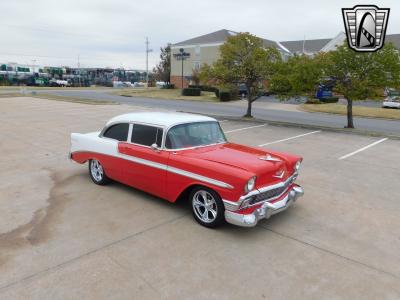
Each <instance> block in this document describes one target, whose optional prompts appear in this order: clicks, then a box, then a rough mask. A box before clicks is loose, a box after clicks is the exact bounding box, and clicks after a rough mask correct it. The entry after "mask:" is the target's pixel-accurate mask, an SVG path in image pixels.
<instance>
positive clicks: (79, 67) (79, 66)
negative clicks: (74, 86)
mask: <svg viewBox="0 0 400 300" xmlns="http://www.w3.org/2000/svg"><path fill="white" fill-rule="evenodd" d="M78 74H79V75H78V79H79V86H80V87H81V86H82V84H81V62H80V55H79V54H78Z"/></svg>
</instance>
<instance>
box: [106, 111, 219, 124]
mask: <svg viewBox="0 0 400 300" xmlns="http://www.w3.org/2000/svg"><path fill="white" fill-rule="evenodd" d="M210 121H214V122H216V121H217V120H216V119H214V118H210V117H207V116H202V115H197V114H189V113H180V112H134V113H128V114H123V115H119V116H116V117H114V118H112V119H111V120H110V121H108V122H107V125H109V124H111V123H120V122H127V123H134V122H138V123H146V124H153V125H157V126H163V127H171V126H174V125H178V124H183V123H192V122H210Z"/></svg>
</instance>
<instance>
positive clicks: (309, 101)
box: [306, 98, 322, 104]
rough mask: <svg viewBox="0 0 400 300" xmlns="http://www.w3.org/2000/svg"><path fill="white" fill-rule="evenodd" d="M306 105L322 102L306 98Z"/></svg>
mask: <svg viewBox="0 0 400 300" xmlns="http://www.w3.org/2000/svg"><path fill="white" fill-rule="evenodd" d="M306 104H322V102H321V101H319V100H318V99H316V98H308V99H307V101H306Z"/></svg>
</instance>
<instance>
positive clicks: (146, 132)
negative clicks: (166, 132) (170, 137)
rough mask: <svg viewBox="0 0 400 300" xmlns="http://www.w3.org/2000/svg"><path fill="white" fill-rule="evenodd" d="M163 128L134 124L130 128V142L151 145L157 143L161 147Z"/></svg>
mask: <svg viewBox="0 0 400 300" xmlns="http://www.w3.org/2000/svg"><path fill="white" fill-rule="evenodd" d="M162 136H163V130H162V128H158V127H154V126H148V125H141V124H134V125H133V128H132V137H131V142H132V143H135V144H139V145H144V146H151V145H153V144H157V146H158V147H161V143H162Z"/></svg>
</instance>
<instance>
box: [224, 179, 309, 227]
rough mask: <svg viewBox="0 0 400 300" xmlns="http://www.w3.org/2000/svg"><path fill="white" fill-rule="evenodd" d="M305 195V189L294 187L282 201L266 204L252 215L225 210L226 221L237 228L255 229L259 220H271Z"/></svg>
mask: <svg viewBox="0 0 400 300" xmlns="http://www.w3.org/2000/svg"><path fill="white" fill-rule="evenodd" d="M303 195H304V190H303V188H302V187H301V186H299V185H294V186H293V187H292V188H291V189H290V190H289V192H288V193H287V194H286V196H284V197H283V198H282V199H281V200H279V201H276V202H275V203H269V202H264V203H263V204H262V206H261V207H259V208H257V209H255V210H254V211H253V212H252V213H250V214H241V213H237V212H233V211H229V210H225V220H226V221H227V222H228V223H231V224H234V225H237V226H243V227H254V226H256V225H257V223H258V221H259V220H261V219H269V218H270V217H271V216H272V215H275V214H277V213H279V212H281V211H284V210H285V209H287V208H288V207H289V206H290V205H292V204H293V202H295V201H296V200H297V199H298V198H299V197H301V196H303Z"/></svg>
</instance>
